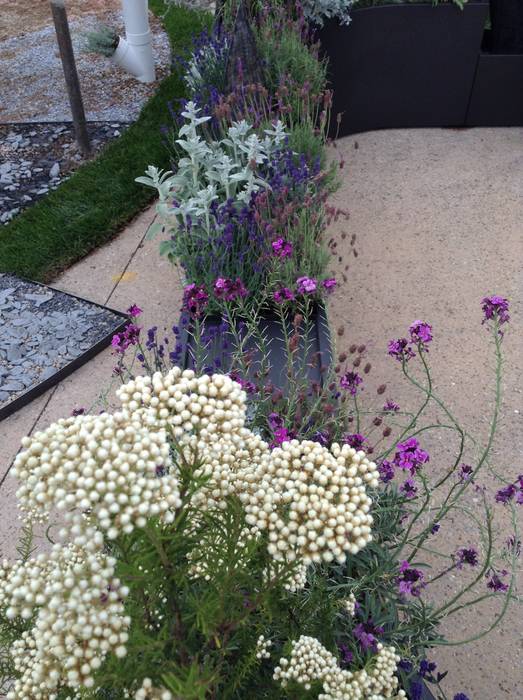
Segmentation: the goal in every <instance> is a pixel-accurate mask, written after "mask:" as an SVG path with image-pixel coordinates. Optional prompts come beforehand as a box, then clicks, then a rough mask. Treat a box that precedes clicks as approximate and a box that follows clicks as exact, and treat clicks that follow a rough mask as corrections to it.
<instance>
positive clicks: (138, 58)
mask: <svg viewBox="0 0 523 700" xmlns="http://www.w3.org/2000/svg"><path fill="white" fill-rule="evenodd" d="M148 5H149V3H148V0H122V9H123V20H124V24H125V39H124V38H122V37H120V41H119V42H118V46H117V47H116V51H115V52H114V54H113V56H112V60H113V63H116V65H118V66H120V67H121V68H124V69H125V70H127V71H128V72H129V73H131V74H132V75H134V76H135V77H136V78H138V80H140V81H141V82H142V83H152V82H153V81H154V79H155V72H154V59H153V45H152V35H151V30H150V29H149V15H148Z"/></svg>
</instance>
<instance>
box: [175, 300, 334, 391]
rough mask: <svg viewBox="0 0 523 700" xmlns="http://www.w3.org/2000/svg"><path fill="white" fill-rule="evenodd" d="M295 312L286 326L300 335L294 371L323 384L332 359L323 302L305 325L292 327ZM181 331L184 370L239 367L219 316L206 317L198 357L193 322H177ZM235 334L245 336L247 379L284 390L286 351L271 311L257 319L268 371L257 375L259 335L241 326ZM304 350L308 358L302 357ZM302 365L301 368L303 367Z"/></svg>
mask: <svg viewBox="0 0 523 700" xmlns="http://www.w3.org/2000/svg"><path fill="white" fill-rule="evenodd" d="M293 317H294V314H293V313H292V312H291V313H289V315H288V319H287V322H286V328H287V331H288V333H289V334H290V335H292V334H293V332H295V331H296V330H297V331H298V335H299V344H298V345H297V348H296V351H295V353H294V370H295V371H296V372H302V373H303V374H302V375H300V378H304V376H306V377H307V379H308V382H309V384H312V383H319V384H320V385H321V384H322V383H323V378H324V377H325V375H326V370H327V368H328V367H329V366H330V365H331V362H332V350H331V337H330V331H329V325H328V321H327V314H326V311H325V307H324V306H323V304H318V305H317V306H315V308H314V311H313V314H312V317H311V320H310V323H308V324H307V325H308V328H304V324H303V322H302V323H300V324H298V325H296V326H294V325H293ZM179 327H180V328H181V329H185V330H182V332H181V335H180V344H181V347H182V352H181V358H180V364H181V365H182V366H183V367H184V368H186V369H195V368H198V365H200V367H199V369H200V370H206V371H216V372H230V371H231V370H233V371H236V370H240V369H241V368H240V366H239V364H238V363H237V362H236V363H235V362H234V357H233V355H234V348H235V347H237V342H235V339H234V336H233V333H232V332H231V330H230V328H229V327H228V326H227V324H225V323H224V322H223V321H222V319H221V318H220V317H218V316H214V317H213V316H211V317H208V318H207V319H206V320H205V322H204V323H203V326H202V330H201V337H202V339H203V342H204V344H205V347H206V349H205V353H204V355H203V356H202V354H201V353H200V355H199V357H197V353H196V343H195V341H194V333H195V327H194V322H193V323H191V322H189V323H187V322H185V323H184V319H183V318H182V321H181V322H180V326H179ZM238 333H239V334H240V335H241V336H242V338H245V345H244V346H243V350H244V356H245V357H248V360H249V369H248V372H247V375H248V376H247V377H245V376H242V379H245V380H248V381H250V382H252V383H253V384H256V385H264V386H266V385H267V384H270V385H272V386H273V387H274V388H275V389H281V390H282V391H283V392H285V388H286V386H287V385H288V376H287V372H288V365H287V362H288V353H287V351H286V345H285V340H284V332H283V329H282V323H281V321H280V319H279V317H278V316H277V314H276V313H274V312H267V313H266V314H264V315H263V316H262V317H261V318H260V323H259V333H260V336H261V335H263V337H264V338H266V341H267V349H268V356H269V366H268V368H267V370H268V372H267V374H266V375H265V376H260V370H261V367H260V353H259V350H258V349H257V348H258V346H257V342H258V338H253V337H252V336H251V337H247V336H246V334H245V331H244V329H242V328H241V327H240V328H238ZM305 352H306V355H307V357H306V358H305ZM302 367H303V368H304V369H302Z"/></svg>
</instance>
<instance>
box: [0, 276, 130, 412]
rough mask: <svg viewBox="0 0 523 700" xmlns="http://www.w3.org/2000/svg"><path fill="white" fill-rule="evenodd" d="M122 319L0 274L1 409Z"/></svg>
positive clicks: (48, 375)
mask: <svg viewBox="0 0 523 700" xmlns="http://www.w3.org/2000/svg"><path fill="white" fill-rule="evenodd" d="M124 320H125V319H124V318H123V317H122V316H121V315H119V314H116V313H114V312H112V311H110V310H109V309H104V308H101V307H99V306H96V305H94V304H92V303H90V302H88V301H83V300H80V299H77V298H75V297H72V296H70V295H69V294H65V293H64V292H59V291H57V290H53V289H50V288H49V287H45V286H43V285H40V284H37V283H33V282H27V281H25V280H21V279H19V278H18V277H14V276H12V275H8V274H2V273H0V417H1V416H2V409H4V408H5V407H6V406H8V405H9V404H10V403H11V402H12V401H13V400H15V399H17V398H18V397H20V396H22V395H23V394H24V393H25V392H27V391H29V390H30V389H32V388H33V387H35V386H36V385H38V384H40V383H41V382H43V381H44V380H46V379H49V378H51V377H52V376H53V375H54V374H56V372H58V371H59V370H62V369H64V368H65V367H66V366H67V365H69V364H70V363H71V362H73V361H74V360H75V359H77V358H78V357H79V356H81V355H82V354H84V353H85V352H87V351H88V350H90V349H91V348H92V347H93V346H94V345H95V344H96V343H98V342H99V341H100V340H102V339H103V338H105V337H106V336H108V335H109V334H112V333H115V332H116V331H117V329H118V328H119V326H121V324H122V321H124Z"/></svg>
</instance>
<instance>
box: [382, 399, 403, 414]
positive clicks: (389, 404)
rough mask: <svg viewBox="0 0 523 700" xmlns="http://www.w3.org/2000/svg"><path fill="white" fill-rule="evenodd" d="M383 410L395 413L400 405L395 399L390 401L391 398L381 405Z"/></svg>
mask: <svg viewBox="0 0 523 700" xmlns="http://www.w3.org/2000/svg"><path fill="white" fill-rule="evenodd" d="M383 410H384V411H385V412H386V413H396V412H397V411H399V410H400V407H399V405H398V404H397V403H396V402H395V401H392V399H388V400H387V401H386V403H385V404H384V405H383Z"/></svg>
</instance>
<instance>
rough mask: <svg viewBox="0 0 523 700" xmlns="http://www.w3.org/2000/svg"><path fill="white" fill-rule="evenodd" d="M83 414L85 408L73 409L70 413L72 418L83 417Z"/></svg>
mask: <svg viewBox="0 0 523 700" xmlns="http://www.w3.org/2000/svg"><path fill="white" fill-rule="evenodd" d="M84 413H85V408H75V409H74V410H73V411H72V413H71V416H73V417H74V416H83V415H84Z"/></svg>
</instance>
